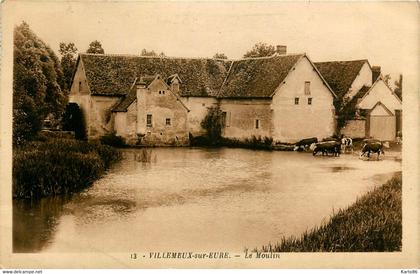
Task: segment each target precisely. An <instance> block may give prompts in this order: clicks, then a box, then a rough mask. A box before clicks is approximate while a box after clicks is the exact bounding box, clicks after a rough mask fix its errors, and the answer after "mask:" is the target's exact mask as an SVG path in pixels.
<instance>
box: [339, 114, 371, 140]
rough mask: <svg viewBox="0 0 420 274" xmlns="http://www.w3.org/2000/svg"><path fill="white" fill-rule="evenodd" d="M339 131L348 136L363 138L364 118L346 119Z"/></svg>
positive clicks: (364, 129) (364, 130) (364, 131)
mask: <svg viewBox="0 0 420 274" xmlns="http://www.w3.org/2000/svg"><path fill="white" fill-rule="evenodd" d="M340 133H341V134H343V135H345V136H346V137H350V138H365V136H366V120H364V119H358V120H348V121H347V122H346V125H345V126H344V127H343V128H342V129H341V131H340Z"/></svg>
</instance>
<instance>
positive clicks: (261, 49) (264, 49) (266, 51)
mask: <svg viewBox="0 0 420 274" xmlns="http://www.w3.org/2000/svg"><path fill="white" fill-rule="evenodd" d="M275 52H276V48H275V47H274V46H273V45H268V44H266V43H262V42H260V43H256V44H255V45H254V47H253V48H252V49H251V50H249V51H248V52H247V53H245V54H244V58H250V57H265V56H271V55H273V54H274V53H275Z"/></svg>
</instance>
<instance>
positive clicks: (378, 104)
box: [371, 101, 394, 116]
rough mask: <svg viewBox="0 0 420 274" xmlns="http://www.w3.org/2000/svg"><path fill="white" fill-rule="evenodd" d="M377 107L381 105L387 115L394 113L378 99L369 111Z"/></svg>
mask: <svg viewBox="0 0 420 274" xmlns="http://www.w3.org/2000/svg"><path fill="white" fill-rule="evenodd" d="M377 107H382V108H383V109H384V110H385V111H386V112H387V113H388V114H389V115H391V116H394V114H393V113H392V111H390V110H389V108H387V107H386V106H385V105H384V104H383V103H382V102H381V101H378V102H377V103H376V104H375V105H374V106H373V107H372V109H371V112H372V111H373V110H374V109H375V108H377Z"/></svg>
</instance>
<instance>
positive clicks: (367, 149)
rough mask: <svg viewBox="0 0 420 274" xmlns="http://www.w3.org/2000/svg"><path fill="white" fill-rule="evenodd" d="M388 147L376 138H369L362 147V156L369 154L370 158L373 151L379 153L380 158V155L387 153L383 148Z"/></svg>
mask: <svg viewBox="0 0 420 274" xmlns="http://www.w3.org/2000/svg"><path fill="white" fill-rule="evenodd" d="M384 147H386V145H384V144H383V143H382V142H381V141H379V140H375V139H368V140H365V144H364V145H363V147H362V152H361V154H360V157H363V156H365V155H366V154H367V157H368V158H369V159H370V154H371V153H377V154H378V160H379V155H380V154H381V153H382V154H385V152H384V150H383V148H384Z"/></svg>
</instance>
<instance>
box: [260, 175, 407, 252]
mask: <svg viewBox="0 0 420 274" xmlns="http://www.w3.org/2000/svg"><path fill="white" fill-rule="evenodd" d="M401 187H402V183H401V173H399V174H398V175H396V176H394V177H393V178H392V179H391V180H389V181H388V182H387V183H386V184H384V185H382V186H381V187H378V188H376V189H374V190H373V191H371V192H368V193H367V194H366V195H364V196H362V197H361V198H359V199H358V200H357V201H356V203H355V204H353V205H352V206H350V207H349V208H347V209H345V210H340V211H339V212H338V213H336V214H335V215H333V216H332V217H331V219H330V220H329V221H328V222H327V223H326V224H323V225H321V226H320V227H316V228H314V229H312V230H310V231H307V232H305V233H303V235H302V236H300V237H297V238H296V237H289V238H283V239H281V241H280V242H279V243H277V244H275V245H267V246H264V247H262V249H261V250H257V252H259V251H263V252H270V251H271V252H314V251H323V252H366V251H400V250H401V239H402V224H401V222H402V219H401V218H402V217H401V216H402V214H401Z"/></svg>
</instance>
